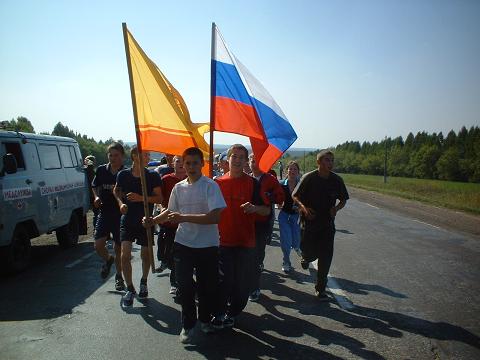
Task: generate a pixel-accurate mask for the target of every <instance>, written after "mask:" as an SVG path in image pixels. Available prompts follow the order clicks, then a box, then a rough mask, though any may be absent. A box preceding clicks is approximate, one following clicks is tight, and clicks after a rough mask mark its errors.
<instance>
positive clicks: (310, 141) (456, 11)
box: [0, 0, 480, 148]
mask: <svg viewBox="0 0 480 360" xmlns="http://www.w3.org/2000/svg"><path fill="white" fill-rule="evenodd" d="M212 21H215V22H216V24H217V25H218V27H219V29H220V31H221V32H222V34H223V37H224V38H225V41H226V42H227V45H228V46H229V47H230V50H231V51H232V52H233V53H234V54H235V55H236V56H237V57H238V58H239V59H240V60H241V61H242V63H243V64H244V65H245V66H247V67H248V68H249V70H250V71H251V72H252V73H253V74H254V75H255V76H256V77H257V78H258V79H259V80H260V81H261V82H262V83H263V85H264V86H265V87H266V88H267V89H268V90H269V92H270V93H271V94H272V96H273V97H274V99H275V100H276V101H277V103H278V104H279V105H280V107H281V108H282V110H283V112H284V113H285V114H286V115H287V117H288V118H289V120H290V122H291V124H292V126H293V127H294V129H295V130H296V132H297V134H298V140H297V142H296V143H295V144H294V145H293V146H294V147H314V148H323V147H327V146H332V145H337V144H339V143H342V142H345V141H349V140H359V141H374V140H381V139H382V138H383V137H384V136H385V135H387V136H392V137H395V136H399V135H402V136H404V137H405V136H406V135H407V134H408V133H409V132H410V131H411V132H414V133H416V132H417V131H423V130H425V131H428V132H430V133H431V132H439V131H443V132H444V133H447V132H448V131H449V130H451V129H454V130H455V131H458V130H459V129H460V128H461V126H463V125H465V126H467V127H470V126H472V125H480V41H479V39H480V1H475V0H471V1H467V0H451V1H442V0H433V1H423V0H403V1H400V0H399V1H390V0H382V1H380V0H379V1H368V0H363V1H313V0H312V1H305V0H303V1H302V0H300V1H259V0H257V1H247V0H244V1H238V2H233V1H232V2H227V1H175V2H174V1H165V2H164V1H151V2H148V1H135V2H134V1H130V2H124V1H82V2H73V1H71V2H70V1H22V0H15V1H10V0H2V1H1V2H0V44H1V51H0V54H1V56H0V120H10V119H12V118H16V117H17V116H20V115H22V116H26V117H27V118H29V119H30V121H31V122H32V123H33V125H34V127H35V130H36V131H37V132H40V131H51V130H52V129H53V126H54V125H55V124H56V123H57V122H58V121H61V122H62V123H63V124H64V125H66V126H68V127H69V128H71V129H73V130H75V131H77V132H80V133H83V134H87V135H88V136H91V137H94V138H95V139H97V140H100V139H107V138H109V137H113V138H115V139H122V140H125V141H133V140H134V139H135V134H134V126H133V115H132V106H131V99H130V88H129V83H128V73H127V65H126V60H125V50H124V44H123V35H122V27H121V23H122V22H126V23H127V25H128V27H129V29H130V31H131V32H132V34H133V35H134V36H135V38H136V40H137V41H138V42H139V44H140V45H141V46H142V48H143V49H144V51H145V52H146V53H147V54H148V56H149V57H150V58H151V59H152V60H153V61H154V62H155V63H156V64H157V65H158V67H159V68H160V69H161V70H162V71H163V73H164V74H165V75H166V76H167V77H168V79H169V80H170V81H171V82H172V84H173V85H174V86H175V87H176V88H177V89H178V90H179V91H180V93H181V94H182V96H183V97H184V99H185V101H186V103H187V105H188V107H189V110H190V113H191V116H192V120H193V121H194V122H205V121H208V118H209V113H210V109H209V106H210V100H209V99H210V51H211V49H210V39H211V23H212ZM237 141H241V142H244V143H246V142H247V141H246V139H242V138H240V137H237V136H234V135H227V134H222V133H216V134H215V142H216V143H223V144H229V143H232V142H237Z"/></svg>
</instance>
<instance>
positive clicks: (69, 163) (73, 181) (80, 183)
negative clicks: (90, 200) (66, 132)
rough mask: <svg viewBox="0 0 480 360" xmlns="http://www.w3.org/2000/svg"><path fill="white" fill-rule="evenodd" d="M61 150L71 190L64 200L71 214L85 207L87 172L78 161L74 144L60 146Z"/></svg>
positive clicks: (66, 193) (66, 192)
mask: <svg viewBox="0 0 480 360" xmlns="http://www.w3.org/2000/svg"><path fill="white" fill-rule="evenodd" d="M59 150H60V158H61V159H62V164H63V170H64V171H65V177H66V179H67V184H68V188H69V189H68V191H65V194H64V198H65V201H66V202H67V204H68V207H69V208H70V213H71V211H73V210H74V209H78V208H83V207H84V204H85V200H84V191H85V185H86V184H85V172H84V171H83V168H82V166H81V162H80V160H79V159H77V156H76V153H75V148H74V144H70V143H65V144H60V145H59Z"/></svg>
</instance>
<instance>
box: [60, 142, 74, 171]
mask: <svg viewBox="0 0 480 360" xmlns="http://www.w3.org/2000/svg"><path fill="white" fill-rule="evenodd" d="M70 147H71V146H67V145H60V157H61V158H62V163H63V167H66V168H72V167H74V165H73V159H72V155H71V154H70V150H69V148H70Z"/></svg>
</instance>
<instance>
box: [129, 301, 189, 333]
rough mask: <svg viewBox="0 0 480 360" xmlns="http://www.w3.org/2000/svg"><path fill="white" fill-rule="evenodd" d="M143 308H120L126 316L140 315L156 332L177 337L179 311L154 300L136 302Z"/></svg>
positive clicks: (179, 326) (179, 327)
mask: <svg viewBox="0 0 480 360" xmlns="http://www.w3.org/2000/svg"><path fill="white" fill-rule="evenodd" d="M138 302H140V303H142V304H143V305H144V306H142V307H132V308H122V309H123V311H125V312H126V313H128V314H136V315H140V316H141V317H142V318H143V319H144V320H145V322H146V323H147V324H148V325H150V326H151V327H152V328H154V329H155V330H157V331H160V332H163V333H166V334H171V335H178V334H179V333H180V330H181V325H180V311H179V310H177V309H174V308H172V307H170V306H168V305H165V304H162V303H160V302H159V301H157V300H156V299H154V298H148V299H143V300H138Z"/></svg>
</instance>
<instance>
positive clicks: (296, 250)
mask: <svg viewBox="0 0 480 360" xmlns="http://www.w3.org/2000/svg"><path fill="white" fill-rule="evenodd" d="M295 252H296V253H297V255H298V257H299V258H300V259H301V258H302V250H300V248H296V249H295Z"/></svg>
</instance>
